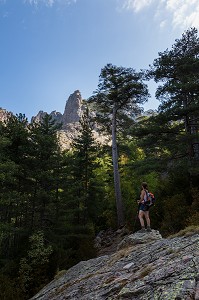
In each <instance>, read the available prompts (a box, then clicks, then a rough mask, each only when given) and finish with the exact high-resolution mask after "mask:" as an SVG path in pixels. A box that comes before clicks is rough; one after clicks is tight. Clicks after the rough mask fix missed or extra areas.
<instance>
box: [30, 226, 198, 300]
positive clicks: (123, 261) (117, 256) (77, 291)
mask: <svg viewBox="0 0 199 300" xmlns="http://www.w3.org/2000/svg"><path fill="white" fill-rule="evenodd" d="M98 242H99V241H98ZM98 247H100V245H98ZM33 299H40V300H53V299H55V300H63V299H70V300H78V299H82V300H91V299H92V300H94V299H96V300H97V299H99V300H100V299H101V300H102V299H103V300H105V299H106V300H114V299H129V300H134V299H136V300H139V299H140V300H141V299H142V300H149V299H151V300H155V299H160V300H174V299H175V300H177V299H178V300H180V299H181V300H191V299H196V300H198V299H199V234H197V233H191V234H190V235H189V236H181V237H175V238H170V239H163V238H162V237H161V235H160V233H159V232H158V231H156V230H152V232H146V233H140V232H137V233H134V234H128V235H126V236H125V237H124V239H123V240H122V241H120V242H119V244H118V246H117V250H116V251H115V252H114V253H112V254H108V255H103V256H100V257H97V258H94V259H91V260H88V261H83V262H80V263H79V264H77V265H75V266H73V267H72V268H71V269H69V270H68V271H66V272H65V273H64V274H62V275H61V277H60V278H58V279H55V280H53V281H52V282H51V283H49V284H48V285H47V286H46V287H44V288H43V289H42V290H41V291H40V292H39V293H38V294H37V295H36V296H34V297H33V298H32V300H33Z"/></svg>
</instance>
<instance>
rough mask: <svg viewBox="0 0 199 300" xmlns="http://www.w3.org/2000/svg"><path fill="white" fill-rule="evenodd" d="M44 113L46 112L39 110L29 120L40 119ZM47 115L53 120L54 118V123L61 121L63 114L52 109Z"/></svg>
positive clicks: (36, 120) (37, 120) (35, 120)
mask: <svg viewBox="0 0 199 300" xmlns="http://www.w3.org/2000/svg"><path fill="white" fill-rule="evenodd" d="M46 114H47V112H45V111H43V110H40V111H39V112H38V114H37V115H36V116H35V117H32V118H31V122H40V121H42V119H43V118H44V117H45V116H46ZM49 115H50V116H51V117H52V119H53V120H55V122H56V123H59V124H60V123H62V118H63V116H62V114H61V113H60V112H57V111H56V110H54V111H52V112H51V113H50V114H49Z"/></svg>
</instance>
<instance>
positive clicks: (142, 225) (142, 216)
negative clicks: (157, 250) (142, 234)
mask: <svg viewBox="0 0 199 300" xmlns="http://www.w3.org/2000/svg"><path fill="white" fill-rule="evenodd" d="M139 220H140V225H141V227H142V229H145V225H144V212H143V211H142V210H140V211H139Z"/></svg>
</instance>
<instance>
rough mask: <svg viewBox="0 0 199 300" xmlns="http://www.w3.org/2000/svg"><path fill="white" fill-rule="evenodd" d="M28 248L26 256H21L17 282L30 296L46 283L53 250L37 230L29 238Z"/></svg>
mask: <svg viewBox="0 0 199 300" xmlns="http://www.w3.org/2000/svg"><path fill="white" fill-rule="evenodd" d="M29 242H30V249H29V250H28V252H27V256H26V257H24V258H21V260H20V268H19V279H18V280H19V284H20V286H21V289H22V291H23V292H24V294H25V295H26V296H28V295H29V296H31V295H32V294H34V293H35V292H36V291H37V290H38V289H39V288H41V287H42V286H43V285H44V284H46V283H47V278H48V276H47V271H48V262H49V257H50V255H51V254H52V252H53V249H52V246H51V245H46V244H45V240H44V233H43V232H42V231H38V232H36V233H34V234H33V235H32V236H30V238H29Z"/></svg>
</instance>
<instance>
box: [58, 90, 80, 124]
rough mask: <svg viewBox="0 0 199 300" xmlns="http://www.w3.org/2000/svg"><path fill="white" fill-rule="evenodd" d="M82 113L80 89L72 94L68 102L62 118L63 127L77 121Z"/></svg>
mask: <svg viewBox="0 0 199 300" xmlns="http://www.w3.org/2000/svg"><path fill="white" fill-rule="evenodd" d="M81 115H82V96H81V93H80V91H79V90H76V91H75V92H74V93H73V94H71V95H70V96H69V98H68V100H67V102H66V105H65V110H64V114H63V118H62V123H63V129H64V128H67V125H68V124H70V123H77V122H79V119H80V117H81Z"/></svg>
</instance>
